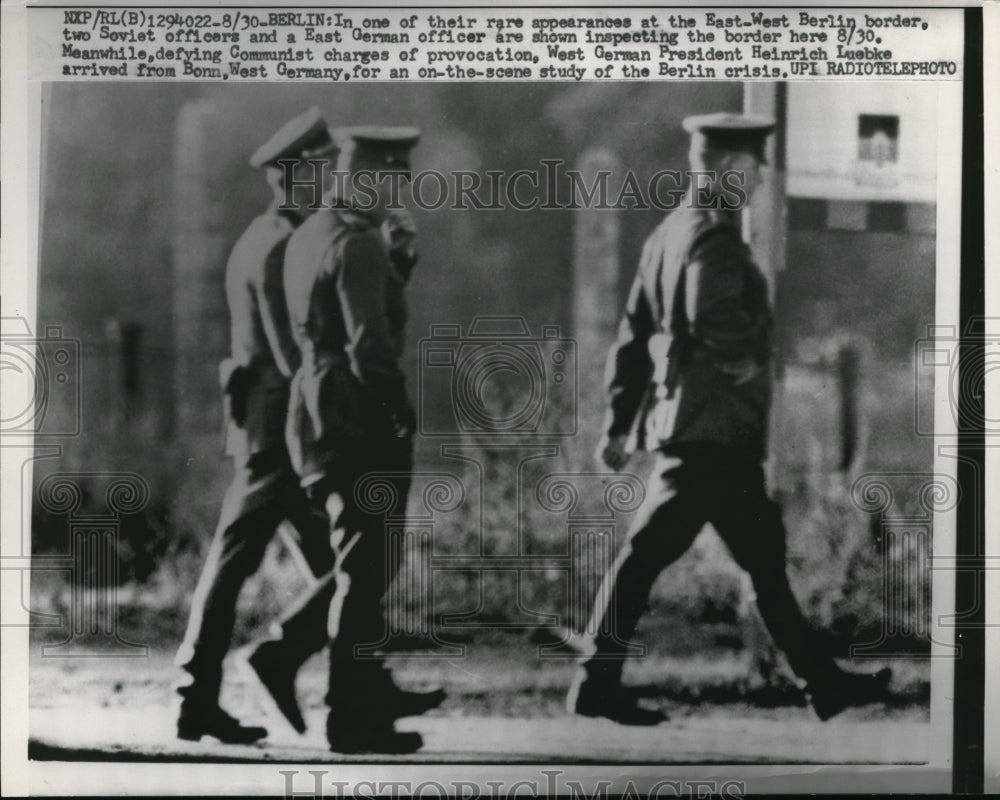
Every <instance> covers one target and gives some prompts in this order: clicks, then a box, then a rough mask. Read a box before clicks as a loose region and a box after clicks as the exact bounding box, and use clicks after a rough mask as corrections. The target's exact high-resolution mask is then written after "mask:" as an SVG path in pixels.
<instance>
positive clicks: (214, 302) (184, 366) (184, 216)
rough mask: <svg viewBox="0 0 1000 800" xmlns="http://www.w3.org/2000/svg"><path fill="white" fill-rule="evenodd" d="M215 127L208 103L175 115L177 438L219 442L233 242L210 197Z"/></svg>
mask: <svg viewBox="0 0 1000 800" xmlns="http://www.w3.org/2000/svg"><path fill="white" fill-rule="evenodd" d="M215 123H216V110H215V108H214V107H213V105H212V103H211V102H209V101H208V100H204V99H198V100H192V101H189V102H188V103H185V104H184V106H183V107H182V108H181V110H180V113H179V114H178V117H177V124H176V132H175V138H174V142H175V160H174V163H175V165H176V166H175V172H174V199H175V207H174V225H175V228H174V276H173V277H174V289H173V292H174V296H173V310H174V319H173V325H174V357H175V363H174V393H175V398H174V399H175V402H174V423H175V428H174V434H175V436H176V437H178V438H180V439H181V440H184V439H188V438H197V437H199V436H200V435H205V434H213V435H215V437H216V438H218V436H219V430H220V426H221V422H220V412H219V408H220V400H219V397H220V395H219V382H218V377H217V376H218V371H217V370H218V367H217V365H218V362H219V359H220V358H221V357H223V356H224V355H226V353H227V351H228V349H229V347H228V340H229V319H228V312H227V310H226V299H225V289H224V280H225V279H224V272H225V265H226V258H227V256H228V252H227V250H228V244H229V242H228V239H227V236H226V234H225V232H224V231H223V229H222V221H223V213H222V212H223V206H222V201H221V199H220V196H221V194H222V193H221V192H219V193H213V192H212V191H211V189H212V183H213V182H212V178H213V170H214V169H215V162H216V159H214V158H213V157H212V155H213V152H214V148H213V144H214V143H215V141H217V139H218V136H217V134H216V131H215V130H214V129H215V128H216V127H217V126H216V124H215ZM216 449H218V448H216Z"/></svg>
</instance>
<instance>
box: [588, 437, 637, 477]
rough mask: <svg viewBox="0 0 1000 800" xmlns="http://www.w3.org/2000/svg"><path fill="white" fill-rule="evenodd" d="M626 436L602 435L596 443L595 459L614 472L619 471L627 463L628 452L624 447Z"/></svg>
mask: <svg viewBox="0 0 1000 800" xmlns="http://www.w3.org/2000/svg"><path fill="white" fill-rule="evenodd" d="M627 441H628V436H624V435H619V436H604V437H602V438H601V443H600V444H599V445H597V453H596V456H597V459H598V461H600V462H602V463H603V464H604V465H605V466H607V467H610V468H611V469H613V470H614V471H615V472H620V471H621V470H622V469H624V468H625V465H626V464H627V463H628V459H629V454H628V451H627V450H626V448H625V444H626V442H627Z"/></svg>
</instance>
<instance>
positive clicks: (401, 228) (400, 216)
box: [386, 207, 417, 254]
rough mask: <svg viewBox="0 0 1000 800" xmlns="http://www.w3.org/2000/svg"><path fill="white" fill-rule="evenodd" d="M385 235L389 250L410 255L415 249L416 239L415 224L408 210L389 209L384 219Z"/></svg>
mask: <svg viewBox="0 0 1000 800" xmlns="http://www.w3.org/2000/svg"><path fill="white" fill-rule="evenodd" d="M386 233H387V235H388V239H389V249H390V250H395V251H397V252H400V253H407V254H410V253H412V252H413V250H414V249H415V240H416V238H417V223H416V222H415V221H414V219H413V215H412V214H411V213H410V211H409V209H407V208H405V207H403V208H394V209H390V210H389V212H388V215H387V218H386Z"/></svg>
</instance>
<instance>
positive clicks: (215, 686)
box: [176, 457, 281, 743]
mask: <svg viewBox="0 0 1000 800" xmlns="http://www.w3.org/2000/svg"><path fill="white" fill-rule="evenodd" d="M255 459H256V457H255ZM255 459H251V461H250V463H249V464H248V465H247V466H245V467H244V468H243V469H241V470H239V472H238V473H237V475H236V478H235V480H234V481H233V483H232V484H231V485H230V487H229V490H228V491H227V492H226V498H225V501H224V503H223V510H222V515H221V519H220V521H219V525H218V527H217V528H216V532H215V536H214V538H213V540H212V544H211V546H210V548H209V552H208V557H207V558H206V561H205V566H204V567H203V569H202V573H201V577H200V579H199V581H198V586H197V588H196V589H195V593H194V596H193V599H192V603H191V614H190V618H189V621H188V627H187V632H186V634H185V638H184V642H183V643H182V644H181V647H180V649H179V650H178V652H177V658H176V663H177V665H178V666H180V667H181V668H182V669H184V670H185V671H186V672H188V673H189V675H190V682H189V683H187V684H186V685H184V686H181V687H179V688H178V692H179V693H180V695H181V697H182V698H183V699H182V701H181V709H180V717H179V718H178V722H177V734H178V736H179V737H180V738H182V739H194V740H197V739H200V738H201V737H202V736H214V737H216V738H217V739H220V740H221V741H224V742H231V743H249V742H253V741H256V740H257V739H261V738H263V737H264V736H266V735H267V731H266V730H265V729H264V728H261V727H244V726H242V725H240V724H239V722H238V721H236V720H235V719H233V718H232V717H230V716H229V715H228V714H226V713H225V712H224V711H222V709H221V708H219V690H220V687H221V683H222V662H223V659H224V658H225V655H226V652H227V651H228V650H229V645H230V642H231V640H232V635H233V625H234V623H235V617H236V601H237V598H238V597H239V594H240V590H241V589H242V588H243V584H244V583H245V581H246V579H247V578H248V577H249V576H250V575H252V574H253V573H254V572H255V571H256V570H257V568H258V567H259V566H260V563H261V561H262V559H263V557H264V551H265V549H266V548H267V543H268V542H269V541H270V540H271V537H272V536H273V534H274V530H275V527H276V526H277V524H278V522H279V521H280V517H281V513H280V511H277V510H276V504H275V503H274V502H273V495H274V492H275V490H276V487H277V486H278V484H279V483H280V480H281V474H280V473H279V472H275V471H273V470H272V469H270V468H269V467H268V466H267V465H266V463H264V462H262V461H261V460H260V459H256V460H255Z"/></svg>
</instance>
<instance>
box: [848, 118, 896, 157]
mask: <svg viewBox="0 0 1000 800" xmlns="http://www.w3.org/2000/svg"><path fill="white" fill-rule="evenodd" d="M898 159H899V117H897V116H894V115H890V114H860V115H859V116H858V160H859V161H866V162H868V163H870V164H873V165H875V166H878V167H881V166H883V165H884V164H895V163H896V161H897V160H898Z"/></svg>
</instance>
